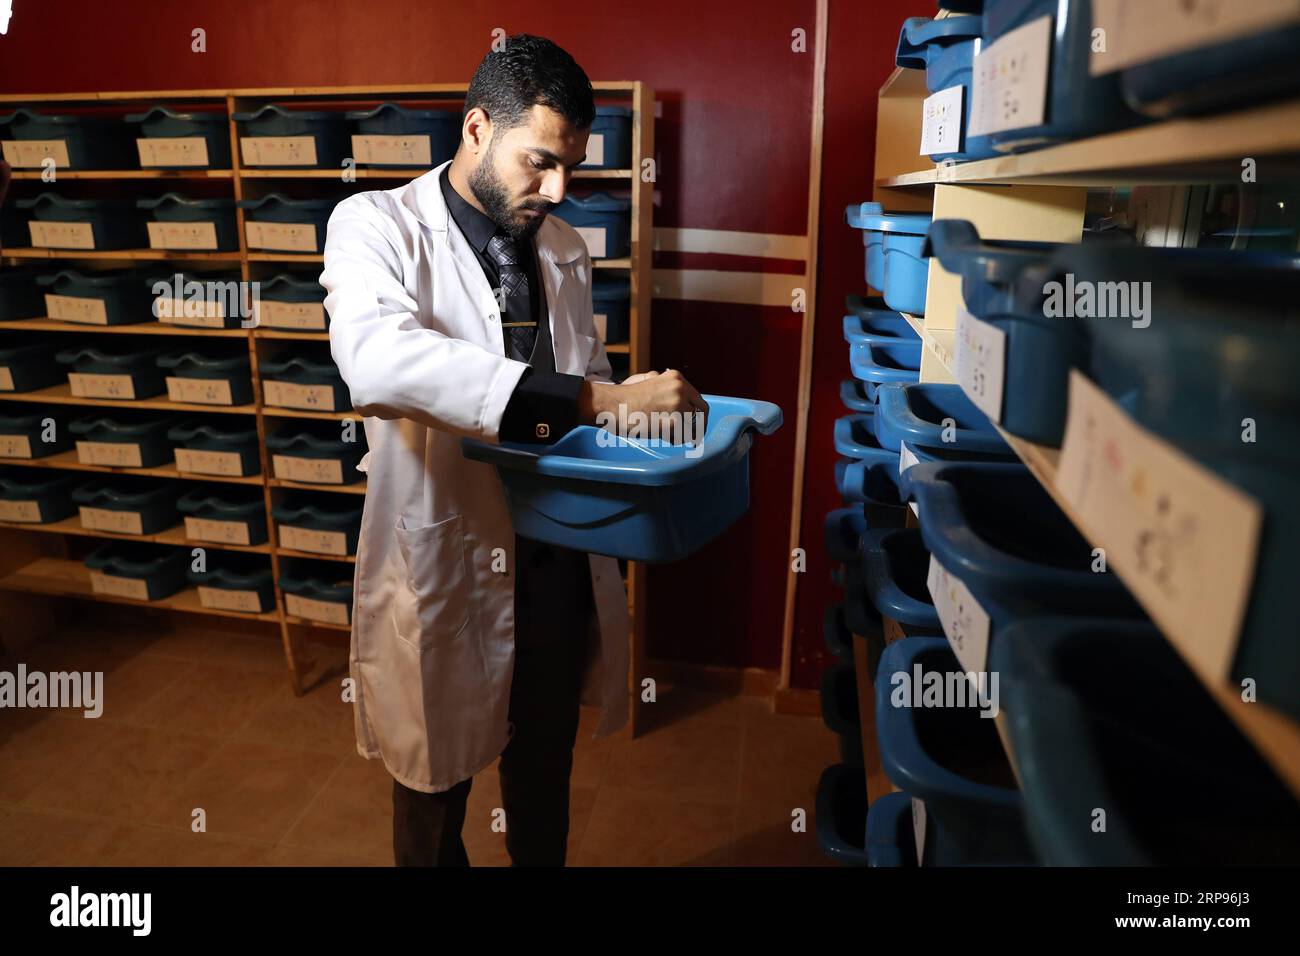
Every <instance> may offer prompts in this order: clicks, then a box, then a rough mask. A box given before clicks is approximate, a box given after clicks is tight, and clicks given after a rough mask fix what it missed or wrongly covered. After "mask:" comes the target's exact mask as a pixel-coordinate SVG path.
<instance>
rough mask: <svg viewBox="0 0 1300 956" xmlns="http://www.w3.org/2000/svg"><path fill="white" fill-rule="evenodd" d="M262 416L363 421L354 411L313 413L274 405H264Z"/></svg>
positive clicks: (307, 410)
mask: <svg viewBox="0 0 1300 956" xmlns="http://www.w3.org/2000/svg"><path fill="white" fill-rule="evenodd" d="M262 414H263V415H267V416H270V417H271V418H325V419H330V420H332V421H338V422H343V421H347V420H349V419H354V420H356V421H357V422H360V421H361V416H360V415H358V414H357V413H356V412H354V411H347V412H313V411H311V410H310V409H307V408H280V407H278V406H274V405H263V406H262Z"/></svg>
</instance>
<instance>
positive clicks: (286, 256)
mask: <svg viewBox="0 0 1300 956" xmlns="http://www.w3.org/2000/svg"><path fill="white" fill-rule="evenodd" d="M248 261H249V262H324V261H325V256H324V255H323V254H322V255H313V254H311V253H307V252H250V253H249V254H248Z"/></svg>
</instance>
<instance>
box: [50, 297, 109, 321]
mask: <svg viewBox="0 0 1300 956" xmlns="http://www.w3.org/2000/svg"><path fill="white" fill-rule="evenodd" d="M45 312H46V314H47V315H49V317H50V318H51V319H62V320H63V321H64V322H83V323H86V324H87V325H108V306H107V305H106V304H105V302H104V300H103V299H86V298H82V297H81V296H79V295H54V294H53V293H50V292H47V293H45Z"/></svg>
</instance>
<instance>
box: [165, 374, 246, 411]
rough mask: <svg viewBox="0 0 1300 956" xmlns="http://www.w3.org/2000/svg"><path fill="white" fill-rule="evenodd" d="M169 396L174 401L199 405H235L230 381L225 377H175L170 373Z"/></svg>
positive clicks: (168, 380)
mask: <svg viewBox="0 0 1300 956" xmlns="http://www.w3.org/2000/svg"><path fill="white" fill-rule="evenodd" d="M166 382H167V397H168V398H169V399H170V400H171V401H173V402H193V403H195V404H198V405H233V404H234V403H235V400H234V397H233V396H232V395H231V393H230V382H229V381H227V380H226V379H224V378H173V377H172V376H170V375H168V376H167V378H166Z"/></svg>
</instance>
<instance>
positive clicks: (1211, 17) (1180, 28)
mask: <svg viewBox="0 0 1300 956" xmlns="http://www.w3.org/2000/svg"><path fill="white" fill-rule="evenodd" d="M1296 20H1300V2H1297V0H1250V2H1249V3H1242V2H1241V0H1142V3H1140V4H1135V3H1132V2H1131V0H1092V26H1093V29H1094V30H1096V29H1098V28H1100V29H1104V30H1105V31H1106V32H1105V38H1106V43H1105V49H1103V50H1098V49H1096V44H1093V45H1092V48H1091V49H1092V55H1091V58H1090V59H1089V62H1088V72H1089V73H1090V74H1091V75H1092V76H1102V75H1104V74H1106V73H1113V72H1115V71H1116V70H1121V69H1123V68H1124V67H1127V66H1133V65H1135V64H1138V63H1145V62H1146V61H1148V60H1154V59H1157V58H1159V57H1165V56H1169V55H1171V54H1174V53H1182V52H1184V51H1187V50H1194V49H1197V48H1198V47H1203V46H1210V45H1212V44H1213V45H1217V44H1220V43H1226V42H1228V41H1230V40H1234V39H1236V38H1238V37H1241V36H1245V35H1247V34H1251V33H1262V32H1264V31H1265V30H1268V29H1272V28H1275V27H1277V26H1280V25H1282V24H1285V23H1289V22H1294V21H1296Z"/></svg>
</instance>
